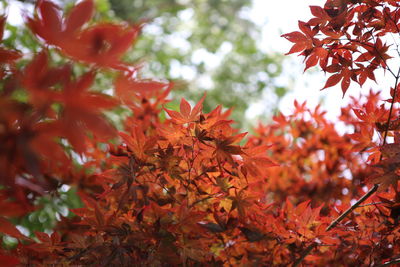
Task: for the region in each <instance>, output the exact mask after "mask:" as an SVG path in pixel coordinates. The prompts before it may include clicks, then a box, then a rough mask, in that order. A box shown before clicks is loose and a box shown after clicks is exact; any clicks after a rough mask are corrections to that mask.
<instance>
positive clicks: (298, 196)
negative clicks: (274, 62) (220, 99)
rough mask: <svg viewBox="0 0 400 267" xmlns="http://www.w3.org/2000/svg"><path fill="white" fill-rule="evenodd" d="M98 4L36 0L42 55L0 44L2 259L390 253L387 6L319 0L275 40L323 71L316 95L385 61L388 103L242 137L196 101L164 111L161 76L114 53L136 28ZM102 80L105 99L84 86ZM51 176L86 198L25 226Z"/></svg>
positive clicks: (314, 258)
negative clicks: (51, 218) (65, 5)
mask: <svg viewBox="0 0 400 267" xmlns="http://www.w3.org/2000/svg"><path fill="white" fill-rule="evenodd" d="M94 12H95V10H94V2H93V1H92V0H83V1H80V2H78V3H77V4H76V5H75V6H73V7H72V8H71V9H70V10H69V11H68V12H65V13H64V12H62V10H61V9H60V8H59V7H58V6H57V5H56V4H54V3H53V2H51V1H50V0H40V1H38V3H37V5H36V9H35V13H34V14H33V15H31V16H29V17H27V18H26V22H27V25H28V27H29V28H30V30H31V31H32V33H33V34H34V35H35V36H36V37H37V38H38V41H39V42H40V43H41V44H42V49H41V51H40V52H38V53H36V54H32V53H25V52H24V53H23V52H21V51H18V50H16V49H14V48H10V47H5V46H0V62H1V65H0V68H1V69H0V76H1V79H2V82H1V84H2V87H1V89H0V105H1V109H0V185H1V187H0V232H1V233H2V234H3V235H4V236H9V237H14V238H16V239H17V241H18V244H17V245H16V246H15V247H13V248H3V249H2V250H0V263H1V266H299V265H302V264H303V265H304V266H310V265H311V266H381V265H382V264H386V265H384V266H387V265H390V264H395V263H396V262H400V232H399V229H400V228H399V216H400V208H399V207H400V206H399V203H400V193H399V192H398V180H399V178H400V133H399V131H400V120H399V118H398V117H399V109H398V107H397V103H399V102H400V98H399V95H398V92H397V90H398V87H399V77H400V74H399V73H400V69H399V70H397V69H394V67H395V66H392V65H390V64H391V63H392V61H391V60H390V59H391V58H392V56H399V54H393V53H392V54H390V50H391V49H394V50H395V51H397V52H398V51H399V50H398V47H397V46H396V45H397V44H396V43H394V44H391V45H390V43H389V42H390V41H393V39H395V40H397V39H398V35H399V34H400V4H399V3H398V1H394V0H367V1H361V0H340V1H339V0H328V1H327V2H326V4H325V6H324V7H318V6H311V13H312V15H313V17H312V18H311V19H310V20H309V21H308V22H301V21H300V22H299V28H300V31H296V32H292V33H288V34H285V35H283V36H284V37H285V38H287V39H288V40H289V41H290V42H292V43H293V47H292V49H291V50H290V52H289V53H295V52H300V55H301V56H303V57H304V60H305V64H306V69H308V68H310V67H312V66H315V65H317V64H318V65H319V67H320V68H321V69H322V70H323V71H324V72H326V73H329V74H330V76H329V78H328V79H327V81H326V84H325V86H324V88H327V87H331V86H334V85H336V84H339V85H340V87H341V89H342V91H343V94H345V93H346V91H347V89H348V88H349V86H350V85H351V84H359V85H363V84H364V83H365V82H366V81H367V80H372V81H376V82H377V83H379V81H377V78H376V76H375V73H376V71H377V70H382V69H383V70H385V72H386V73H387V74H388V75H392V76H393V86H392V88H381V90H382V91H385V90H387V91H389V90H390V94H391V98H390V99H382V97H381V96H380V94H381V93H380V92H373V91H370V92H369V93H364V94H362V96H361V95H360V97H351V101H350V103H349V104H348V105H347V106H346V107H343V108H342V112H341V116H340V117H339V118H338V119H337V121H336V122H331V121H329V120H328V119H327V118H326V116H325V112H324V111H323V110H322V109H321V108H320V107H317V108H315V109H309V108H308V107H307V106H306V104H305V103H298V102H295V103H294V111H293V114H289V115H284V114H278V115H276V116H274V118H273V122H272V123H270V124H268V125H263V124H260V125H259V126H258V127H257V128H256V129H254V134H253V135H250V134H246V133H240V132H238V130H236V129H235V128H233V127H232V123H233V121H232V120H230V119H229V113H230V111H229V110H225V109H223V108H222V107H221V106H218V107H215V109H214V110H213V111H211V112H209V113H205V112H204V111H203V109H202V104H203V102H204V101H205V99H206V96H203V97H202V98H201V99H200V100H199V101H198V102H197V103H195V104H190V103H189V102H188V101H187V100H185V99H182V100H181V101H180V107H179V110H171V109H168V108H166V106H165V105H166V104H167V103H168V102H169V96H170V91H171V90H173V85H172V84H169V83H168V82H162V81H155V80H148V79H141V78H140V75H139V74H138V73H139V69H140V68H139V67H138V66H136V65H134V64H130V63H127V62H125V61H124V60H123V55H124V54H125V53H126V52H127V51H128V50H129V49H130V48H131V46H132V44H133V42H134V41H135V39H136V38H137V36H138V34H139V31H140V28H141V25H130V24H127V23H111V22H94V21H93V20H92V15H93V14H94ZM5 21H6V17H5V16H2V17H1V19H0V29H1V32H0V37H2V36H3V29H4V25H5ZM399 57H400V56H399ZM60 58H62V60H60ZM397 59H398V58H397ZM23 62H25V64H22V63H23ZM393 65H396V64H393ZM397 67H398V66H397ZM99 75H106V76H107V77H108V78H109V79H111V80H112V84H113V86H112V87H113V88H112V89H113V90H112V93H111V94H106V93H104V92H103V93H102V92H99V91H98V90H97V91H96V78H97V77H98V76H99ZM308 90H312V89H311V88H310V89H308ZM21 93H22V94H24V95H26V97H25V98H20V97H17V96H18V95H20V94H21ZM117 107H123V108H125V109H129V110H130V115H129V116H127V117H126V118H124V123H123V129H121V130H120V131H118V130H117V128H116V126H115V125H113V123H112V122H111V121H110V120H109V119H107V118H106V117H105V113H104V112H105V111H111V110H113V109H115V108H117ZM338 125H340V126H341V127H338ZM343 129H346V132H345V133H343V132H344V130H343ZM63 185H69V186H71V187H74V188H76V190H77V192H78V195H79V197H80V199H81V201H82V202H83V207H82V208H76V209H73V210H72V212H73V214H74V215H75V216H74V217H72V218H64V217H62V218H60V221H59V222H58V224H57V225H56V227H55V228H54V229H53V231H52V234H51V235H49V234H47V233H43V232H35V233H31V235H29V236H26V235H23V234H22V233H21V232H20V231H19V230H18V229H17V225H18V222H19V219H20V218H22V217H23V216H26V215H27V214H29V213H30V212H32V211H34V210H35V209H37V208H38V207H37V205H35V201H34V200H35V199H36V198H37V197H39V196H43V195H47V194H53V195H57V194H58V193H57V192H59V191H58V190H59V189H60V188H61V187H62V186H63ZM368 190H370V191H369V192H368V193H366V192H367V191H368ZM359 199H361V200H360V201H358V202H356V201H357V200H359ZM349 208H350V209H349ZM347 209H349V210H348V211H346V210H347Z"/></svg>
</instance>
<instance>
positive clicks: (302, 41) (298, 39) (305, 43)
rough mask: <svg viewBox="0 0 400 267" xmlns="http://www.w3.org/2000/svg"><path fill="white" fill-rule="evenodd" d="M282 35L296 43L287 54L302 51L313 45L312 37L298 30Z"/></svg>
mask: <svg viewBox="0 0 400 267" xmlns="http://www.w3.org/2000/svg"><path fill="white" fill-rule="evenodd" d="M281 37H284V38H286V39H287V40H289V41H290V42H292V43H294V45H293V46H292V48H291V49H290V51H289V52H287V53H286V55H289V54H293V53H297V52H301V51H304V50H306V49H310V48H312V47H313V45H312V40H311V38H310V37H307V36H306V35H304V34H303V33H301V32H298V31H295V32H291V33H286V34H283V35H281Z"/></svg>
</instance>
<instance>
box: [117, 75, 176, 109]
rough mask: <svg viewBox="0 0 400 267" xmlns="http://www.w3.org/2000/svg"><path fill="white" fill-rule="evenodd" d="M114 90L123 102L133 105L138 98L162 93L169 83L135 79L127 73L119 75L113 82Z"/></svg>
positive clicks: (147, 97) (169, 85)
mask: <svg viewBox="0 0 400 267" xmlns="http://www.w3.org/2000/svg"><path fill="white" fill-rule="evenodd" d="M114 85H115V92H116V94H117V96H118V97H119V98H120V99H121V101H122V102H123V103H124V104H127V105H134V103H135V102H138V99H139V100H141V99H149V98H151V97H152V96H154V95H160V94H162V91H163V90H164V89H166V88H167V87H168V90H167V92H169V89H170V87H171V84H168V83H162V82H158V81H152V80H137V79H135V78H132V77H129V76H127V75H122V74H121V75H119V76H118V77H117V79H116V80H115V82H114Z"/></svg>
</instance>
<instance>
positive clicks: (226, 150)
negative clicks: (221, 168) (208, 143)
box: [213, 133, 247, 164]
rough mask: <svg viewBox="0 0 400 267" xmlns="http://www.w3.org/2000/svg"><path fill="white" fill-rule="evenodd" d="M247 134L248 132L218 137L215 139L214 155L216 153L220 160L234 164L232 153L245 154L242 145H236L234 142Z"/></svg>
mask: <svg viewBox="0 0 400 267" xmlns="http://www.w3.org/2000/svg"><path fill="white" fill-rule="evenodd" d="M246 134H247V133H241V134H237V135H234V136H229V137H225V138H223V137H221V138H216V139H215V140H214V142H215V150H214V152H213V155H215V156H216V158H217V160H218V161H220V162H225V161H227V162H229V163H230V164H234V161H233V158H232V155H241V154H243V150H242V148H241V147H240V146H236V145H233V144H234V143H237V142H240V141H241V140H242V139H243V137H244V136H245V135H246Z"/></svg>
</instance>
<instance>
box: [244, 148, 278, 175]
mask: <svg viewBox="0 0 400 267" xmlns="http://www.w3.org/2000/svg"><path fill="white" fill-rule="evenodd" d="M269 147H270V146H258V147H252V148H249V147H244V148H243V152H244V153H243V154H241V156H242V158H243V166H242V172H243V173H244V174H245V175H246V174H247V173H249V175H251V176H253V177H259V176H261V175H263V174H264V173H265V170H266V168H269V167H274V166H278V164H276V163H275V162H273V161H272V160H271V159H270V158H269V157H267V156H266V155H265V152H266V150H267V149H268V148H269Z"/></svg>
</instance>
